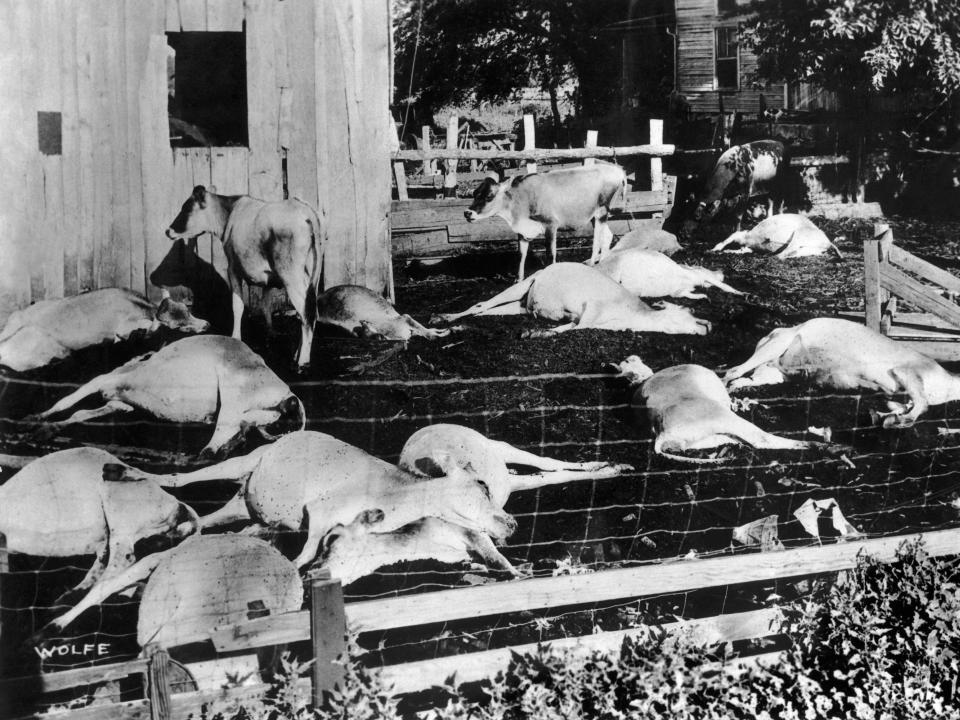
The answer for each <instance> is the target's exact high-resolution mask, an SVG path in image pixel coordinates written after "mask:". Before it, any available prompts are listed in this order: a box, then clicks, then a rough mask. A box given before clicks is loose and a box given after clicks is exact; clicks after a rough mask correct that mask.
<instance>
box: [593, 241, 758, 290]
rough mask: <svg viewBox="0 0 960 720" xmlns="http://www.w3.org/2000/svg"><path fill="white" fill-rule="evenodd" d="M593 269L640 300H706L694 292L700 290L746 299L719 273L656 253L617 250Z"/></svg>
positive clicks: (636, 249)
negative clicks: (642, 298)
mask: <svg viewBox="0 0 960 720" xmlns="http://www.w3.org/2000/svg"><path fill="white" fill-rule="evenodd" d="M594 267H595V268H596V269H597V270H599V271H600V272H602V273H603V274H604V275H606V276H607V277H609V278H610V279H612V280H615V281H616V282H618V283H620V284H621V285H623V287H625V288H626V289H627V290H629V291H630V292H631V293H633V294H634V295H639V296H640V297H683V298H690V299H691V300H704V299H706V297H707V296H706V295H704V294H703V293H698V292H694V291H695V290H696V289H697V288H701V287H715V288H718V289H720V290H723V291H724V292H728V293H733V294H734V295H743V293H742V292H740V291H739V290H737V289H736V288H732V287H730V286H729V285H727V284H726V283H725V282H723V273H722V272H720V271H719V270H708V269H707V268H704V267H697V266H694V265H680V264H679V263H675V262H674V261H673V260H671V259H670V258H668V257H667V256H666V255H664V254H663V253H660V252H657V251H655V250H641V249H639V248H631V249H628V250H616V251H614V252H612V253H610V254H609V255H607V256H606V257H605V258H603V260H601V261H600V262H598V263H597V264H596V265H594Z"/></svg>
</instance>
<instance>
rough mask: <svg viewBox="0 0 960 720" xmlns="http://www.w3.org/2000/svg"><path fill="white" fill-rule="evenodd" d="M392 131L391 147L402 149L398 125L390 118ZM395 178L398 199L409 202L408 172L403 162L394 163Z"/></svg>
mask: <svg viewBox="0 0 960 720" xmlns="http://www.w3.org/2000/svg"><path fill="white" fill-rule="evenodd" d="M390 130H391V132H392V137H391V147H394V148H396V149H397V150H399V149H400V136H399V135H398V134H397V124H396V123H395V122H394V121H393V118H392V117H391V118H390ZM393 177H394V179H395V180H396V181H397V199H398V200H409V199H410V196H409V195H408V194H407V171H406V170H405V169H404V167H403V161H402V160H397V161H396V162H395V163H393Z"/></svg>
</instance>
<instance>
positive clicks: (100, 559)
mask: <svg viewBox="0 0 960 720" xmlns="http://www.w3.org/2000/svg"><path fill="white" fill-rule="evenodd" d="M108 555H109V553H108V550H107V543H103V545H101V546H100V550H99V551H98V552H97V558H96V560H94V562H93V565H91V566H90V569H89V570H87V574H86V575H84V576H83V580H81V581H80V582H79V583H78V584H77V585H76V586H75V587H74V588H73V589H72V590H67V591H66V592H65V593H63V594H62V595H61V596H60V597H58V598H57V599H56V601H55V602H54V605H60V604H62V603H63V601H64V599H65V598H67V597H69V596H70V595H71V594H73V593H75V592H77V591H79V590H88V589H90V588H92V587H93V586H94V585H95V584H96V582H97V580H99V579H100V577H101V576H102V575H103V571H104V570H106V569H107V557H108Z"/></svg>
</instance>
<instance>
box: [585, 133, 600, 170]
mask: <svg viewBox="0 0 960 720" xmlns="http://www.w3.org/2000/svg"><path fill="white" fill-rule="evenodd" d="M596 146H597V131H596V130H587V142H586V144H585V145H584V147H586V148H595V147H596ZM596 162H597V161H596V158H584V159H583V164H584V166H590V165H595V164H596Z"/></svg>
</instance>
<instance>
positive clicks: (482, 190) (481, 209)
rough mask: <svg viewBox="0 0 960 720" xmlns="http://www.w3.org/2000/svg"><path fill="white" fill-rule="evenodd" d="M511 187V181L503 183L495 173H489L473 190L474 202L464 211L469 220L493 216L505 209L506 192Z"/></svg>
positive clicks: (473, 220) (474, 220)
mask: <svg viewBox="0 0 960 720" xmlns="http://www.w3.org/2000/svg"><path fill="white" fill-rule="evenodd" d="M509 187H510V183H507V182H504V183H501V182H500V178H499V177H498V176H497V175H496V174H495V173H489V174H488V175H487V176H486V177H485V178H484V179H483V182H482V183H480V186H479V187H478V188H477V189H476V190H475V191H474V192H473V203H471V205H470V207H469V208H468V209H467V210H465V211H464V213H463V216H464V217H465V218H466V219H467V222H476V221H477V220H483V219H485V218H488V217H493V216H494V215H496V214H497V213H498V212H500V210H501V209H503V200H504V193H505V192H506V191H507V188H509Z"/></svg>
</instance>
